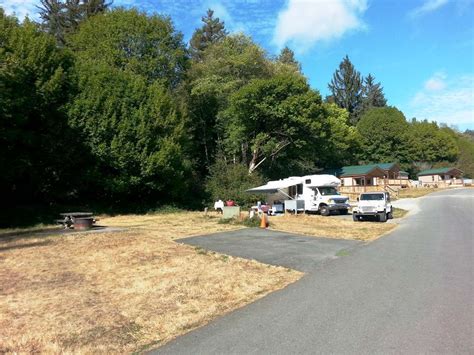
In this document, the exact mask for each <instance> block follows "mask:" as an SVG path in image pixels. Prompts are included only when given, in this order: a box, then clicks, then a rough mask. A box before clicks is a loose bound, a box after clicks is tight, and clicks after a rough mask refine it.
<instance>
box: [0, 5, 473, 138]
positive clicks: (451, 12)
mask: <svg viewBox="0 0 474 355" xmlns="http://www.w3.org/2000/svg"><path fill="white" fill-rule="evenodd" d="M38 5H39V0H0V6H1V7H3V8H4V9H5V10H6V12H7V13H8V14H13V13H15V14H16V16H17V17H19V18H20V19H23V18H24V17H25V16H26V15H28V16H29V17H30V18H32V19H37V18H38V15H37V13H38V10H37V6H38ZM113 6H124V7H136V8H138V9H140V10H142V11H145V12H147V13H160V14H165V15H169V16H170V17H171V19H172V20H173V22H174V24H175V26H176V29H177V30H179V31H181V32H182V33H183V35H184V39H185V40H186V41H188V40H189V39H190V37H191V35H192V33H193V31H194V30H195V29H196V28H197V27H200V26H201V25H202V23H201V17H202V16H203V15H204V14H205V12H206V10H207V9H208V8H211V9H213V10H214V12H215V16H216V17H219V18H220V19H221V20H222V21H224V22H225V25H226V28H227V30H228V31H229V32H230V33H238V32H243V33H245V34H247V35H249V36H251V37H252V38H253V39H254V41H255V42H257V43H258V44H260V45H261V46H262V47H264V48H265V49H266V50H267V51H268V53H269V54H270V55H277V54H278V53H279V51H280V50H281V48H282V47H284V46H285V45H286V46H288V47H289V48H291V49H292V50H293V51H294V52H295V54H296V58H297V59H298V60H299V61H300V63H301V64H302V69H303V73H304V74H305V75H306V77H307V78H308V80H309V83H310V84H311V86H312V87H313V88H314V89H317V90H319V91H320V93H321V94H322V96H323V97H325V96H326V95H328V94H329V91H328V83H329V82H330V80H331V78H332V75H333V73H334V71H335V70H336V69H337V67H338V65H339V63H340V62H341V60H342V58H343V57H344V56H345V55H346V54H347V55H348V56H349V58H350V60H351V61H352V62H353V63H354V65H355V67H356V69H357V70H359V71H360V72H361V74H362V75H363V76H367V75H368V74H369V73H371V74H372V75H374V76H375V78H376V80H377V81H380V82H381V83H382V85H383V88H384V92H385V96H386V98H387V100H388V104H389V105H392V106H396V107H398V108H399V109H400V110H401V111H403V113H404V114H405V116H406V117H407V119H411V118H413V117H416V118H417V119H420V120H421V119H428V120H434V121H437V122H439V123H446V124H448V125H450V126H455V127H456V128H458V129H459V130H465V129H474V0H115V1H114V2H113Z"/></svg>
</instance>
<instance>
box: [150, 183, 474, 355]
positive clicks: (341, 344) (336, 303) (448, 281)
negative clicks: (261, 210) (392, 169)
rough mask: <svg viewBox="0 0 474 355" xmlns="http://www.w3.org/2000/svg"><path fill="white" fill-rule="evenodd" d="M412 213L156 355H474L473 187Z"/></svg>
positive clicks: (429, 200) (433, 198)
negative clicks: (378, 235)
mask: <svg viewBox="0 0 474 355" xmlns="http://www.w3.org/2000/svg"><path fill="white" fill-rule="evenodd" d="M419 207H420V211H419V212H418V213H413V214H410V215H409V216H408V217H407V218H406V219H405V220H404V221H403V222H402V225H401V226H399V227H398V228H397V229H396V230H395V231H394V232H392V233H391V234H389V235H387V236H385V237H383V238H380V239H378V240H376V241H374V242H372V243H370V244H366V245H363V246H362V247H356V248H353V249H352V250H351V252H350V253H348V255H346V256H343V257H340V258H338V259H337V260H333V261H332V262H328V263H323V264H320V266H321V267H318V268H317V269H314V270H313V271H310V272H308V273H307V274H306V275H305V276H304V277H303V278H302V279H301V280H300V281H298V282H296V283H294V284H291V285H290V286H288V287H286V288H285V289H283V290H280V291H277V292H273V293H272V294H270V295H269V296H267V297H264V298H262V299H260V300H258V301H256V302H254V303H252V304H250V305H248V306H246V307H243V308H241V309H239V310H236V311H234V312H231V313H229V314H227V315H225V316H223V317H220V318H219V319H216V320H215V321H213V322H211V323H210V324H208V325H207V326H204V327H202V328H199V329H197V330H195V331H193V332H190V333H188V334H186V335H184V336H182V337H178V338H177V339H175V340H174V341H172V342H170V343H168V344H166V345H165V346H163V347H161V348H160V349H158V350H157V353H160V354H427V353H430V354H431V353H432V354H474V337H473V334H474V324H473V323H474V321H473V320H474V298H473V295H474V261H473V260H474V257H473V245H474V243H473V238H474V218H473V216H474V189H459V190H453V191H444V192H439V193H434V194H432V195H428V196H426V197H423V198H421V199H420V200H419ZM203 239H205V238H203ZM303 245H304V243H303Z"/></svg>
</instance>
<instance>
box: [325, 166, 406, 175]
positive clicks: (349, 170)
mask: <svg viewBox="0 0 474 355" xmlns="http://www.w3.org/2000/svg"><path fill="white" fill-rule="evenodd" d="M395 166H398V164H397V163H380V164H368V165H351V166H343V167H342V168H340V169H331V170H326V171H325V172H326V173H327V174H333V175H336V176H338V177H349V176H363V175H369V174H370V173H372V172H373V171H374V170H375V171H377V170H379V172H380V171H382V172H385V171H387V170H390V169H392V168H393V167H395Z"/></svg>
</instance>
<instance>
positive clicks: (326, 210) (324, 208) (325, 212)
mask: <svg viewBox="0 0 474 355" xmlns="http://www.w3.org/2000/svg"><path fill="white" fill-rule="evenodd" d="M319 213H321V216H329V208H328V207H327V206H319Z"/></svg>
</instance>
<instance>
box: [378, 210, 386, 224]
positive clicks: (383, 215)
mask: <svg viewBox="0 0 474 355" xmlns="http://www.w3.org/2000/svg"><path fill="white" fill-rule="evenodd" d="M379 222H387V214H386V213H385V212H382V213H379Z"/></svg>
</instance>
